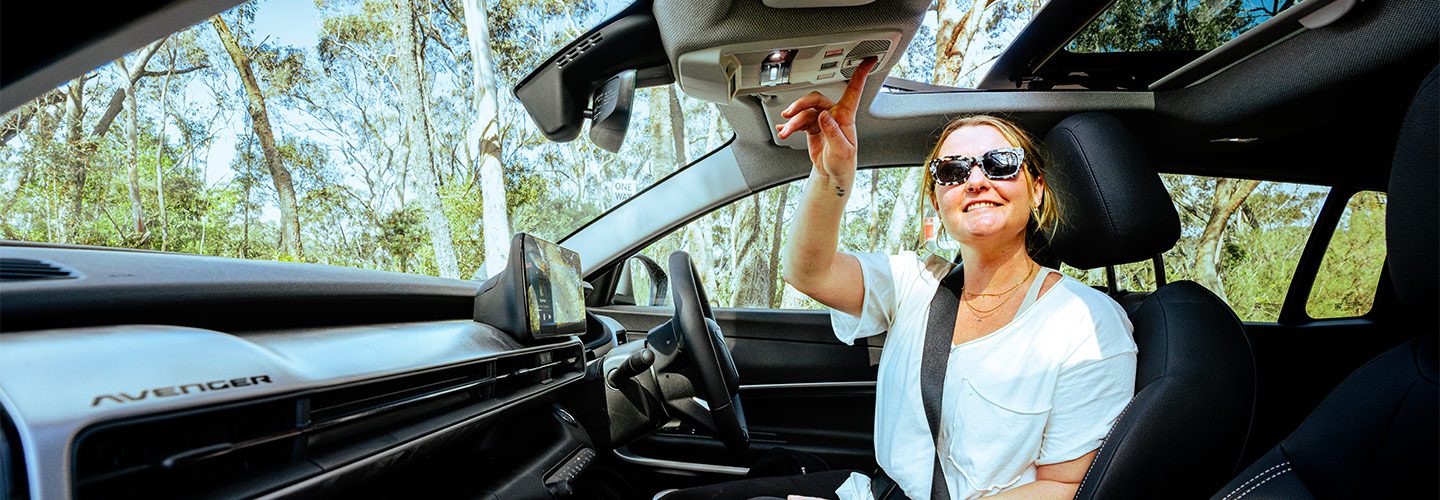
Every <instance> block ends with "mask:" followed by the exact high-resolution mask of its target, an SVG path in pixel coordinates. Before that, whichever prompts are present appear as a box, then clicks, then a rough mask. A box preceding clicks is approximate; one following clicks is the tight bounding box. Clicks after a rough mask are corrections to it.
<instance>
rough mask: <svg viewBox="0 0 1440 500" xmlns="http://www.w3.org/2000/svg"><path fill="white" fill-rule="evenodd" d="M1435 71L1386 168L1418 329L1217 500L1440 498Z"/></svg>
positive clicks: (1439, 159)
mask: <svg viewBox="0 0 1440 500" xmlns="http://www.w3.org/2000/svg"><path fill="white" fill-rule="evenodd" d="M1437 75H1440V68H1437V69H1435V70H1432V71H1431V72H1430V75H1429V76H1428V77H1427V78H1426V79H1425V81H1424V82H1422V83H1421V85H1420V90H1419V92H1417V93H1416V96H1415V99H1414V101H1413V102H1411V104H1410V110H1409V112H1408V113H1407V114H1406V115H1405V121H1404V123H1403V124H1402V125H1401V128H1400V137H1399V141H1398V143H1397V144H1396V147H1395V158H1394V161H1393V163H1392V165H1391V167H1390V186H1389V188H1388V189H1387V191H1388V206H1387V207H1386V216H1385V226H1386V228H1385V243H1386V264H1387V267H1388V268H1389V269H1390V270H1391V281H1392V282H1393V284H1394V286H1395V294H1396V296H1397V297H1399V299H1400V302H1401V304H1402V305H1403V312H1402V314H1400V315H1399V317H1397V318H1395V320H1393V321H1391V322H1390V324H1389V325H1388V326H1389V327H1391V328H1403V329H1405V330H1406V331H1413V332H1415V333H1416V334H1418V335H1419V337H1418V338H1415V339H1414V340H1411V341H1409V342H1405V343H1403V344H1401V345H1400V346H1398V347H1395V348H1393V349H1391V350H1389V351H1387V352H1385V353H1384V354H1381V355H1380V356H1378V357H1376V358H1375V359H1373V360H1371V361H1370V362H1369V363H1366V364H1365V366H1362V367H1360V369H1359V370H1356V371H1355V373H1353V374H1351V375H1350V377H1348V378H1346V379H1345V381H1343V382H1341V383H1340V385H1339V386H1336V387H1335V390H1334V391H1333V392H1331V393H1330V395H1329V396H1326V398H1325V400H1324V401H1321V402H1320V405H1319V406H1317V407H1316V408H1315V411H1314V412H1312V413H1311V414H1310V416H1308V417H1306V418H1305V421H1304V422H1301V423H1300V426H1299V427H1298V428H1296V429H1295V432H1294V433H1292V434H1290V436H1288V437H1286V438H1285V439H1284V440H1282V441H1280V444H1279V445H1277V446H1275V448H1273V449H1271V450H1270V452H1269V453H1266V454H1265V455H1264V456H1262V457H1260V459H1259V460H1258V461H1256V462H1255V463H1254V464H1252V465H1250V467H1249V468H1247V469H1246V470H1245V471H1244V472H1242V473H1240V475H1238V476H1237V477H1235V478H1234V479H1233V480H1231V481H1230V484H1228V485H1226V486H1225V487H1224V488H1222V489H1220V490H1219V492H1218V493H1216V494H1215V496H1214V497H1213V498H1215V499H1224V500H1233V499H1236V498H1239V497H1244V496H1250V495H1253V496H1254V497H1262V498H1316V497H1321V496H1323V497H1329V498H1436V497H1440V480H1437V476H1440V385H1437V382H1436V380H1437V378H1440V377H1437V349H1440V348H1437V341H1436V335H1437V331H1436V330H1437V318H1436V311H1440V300H1437V297H1440V293H1437V290H1440V286H1437V282H1440V272H1437V271H1436V264H1437V262H1436V260H1437V259H1436V257H1435V251H1436V249H1437V248H1440V223H1437V217H1440V204H1437V199H1440V181H1437V175H1436V173H1437V171H1440V145H1437V141H1440V82H1437V79H1440V76H1437Z"/></svg>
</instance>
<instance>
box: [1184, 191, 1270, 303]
mask: <svg viewBox="0 0 1440 500" xmlns="http://www.w3.org/2000/svg"><path fill="white" fill-rule="evenodd" d="M1259 185H1260V181H1254V180H1243V179H1219V180H1217V181H1216V182H1215V197H1214V198H1213V200H1212V202H1211V205H1210V207H1211V210H1210V219H1209V220H1208V221H1206V222H1205V231H1204V232H1202V233H1200V240H1199V242H1198V243H1197V251H1196V252H1195V281H1197V282H1199V283H1200V284H1201V285H1204V286H1205V288H1209V289H1210V291H1212V292H1215V295H1219V296H1220V298H1221V299H1222V300H1225V301H1226V302H1229V301H1230V300H1229V298H1227V297H1226V296H1225V286H1224V284H1223V283H1221V281H1220V248H1221V245H1220V242H1221V238H1222V237H1223V236H1224V235H1225V226H1226V225H1227V224H1229V221H1230V216H1231V215H1232V214H1234V213H1235V210H1237V209H1239V208H1240V204H1242V203H1244V202H1245V199H1246V198H1248V197H1249V196H1250V193H1251V192H1253V191H1255V187H1256V186H1259Z"/></svg>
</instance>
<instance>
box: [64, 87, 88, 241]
mask: <svg viewBox="0 0 1440 500" xmlns="http://www.w3.org/2000/svg"><path fill="white" fill-rule="evenodd" d="M66 94H67V95H68V98H67V99H66V101H67V111H66V114H65V119H66V125H65V144H66V145H67V146H69V149H68V151H69V155H68V156H69V158H67V160H68V163H69V164H70V174H71V175H72V176H73V179H74V180H73V182H72V184H71V189H74V192H72V193H71V196H72V197H71V200H70V231H68V233H69V235H70V240H71V241H74V240H75V239H76V237H77V236H79V233H80V226H81V217H80V212H81V209H82V208H83V207H84V203H85V170H86V168H85V167H86V163H88V162H87V161H85V158H86V157H88V156H90V155H89V154H88V153H87V152H86V149H88V147H87V145H86V144H85V137H84V136H83V135H81V132H80V126H81V125H82V124H83V122H84V121H85V75H80V77H79V78H76V79H74V80H71V81H70V87H69V88H68V89H67V91H66Z"/></svg>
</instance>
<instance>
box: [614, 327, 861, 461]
mask: <svg viewBox="0 0 1440 500" xmlns="http://www.w3.org/2000/svg"><path fill="white" fill-rule="evenodd" d="M591 311H593V312H595V313H596V314H600V315H603V316H608V317H611V318H614V319H615V320H616V321H619V322H620V324H622V325H624V326H625V329H626V331H627V336H628V337H629V338H630V339H631V341H634V340H639V339H642V338H643V337H644V335H645V332H646V331H648V330H649V329H650V328H654V327H655V326H657V325H659V324H661V323H663V322H665V321H667V320H669V319H670V317H671V315H672V314H673V312H674V310H673V309H672V308H670V307H647V306H608V307H596V308H591ZM714 311H715V320H716V323H718V324H719V325H720V328H721V331H722V332H723V333H724V335H725V340H726V343H727V344H728V345H729V346H730V351H731V355H732V357H733V358H734V360H735V365H736V368H737V370H738V371H739V373H740V383H741V389H740V399H741V402H742V404H743V405H744V410H745V419H746V421H747V424H748V426H749V429H750V434H751V446H750V449H749V450H746V451H745V452H744V453H734V452H731V451H729V450H726V449H725V447H724V446H723V445H722V444H721V443H720V442H719V441H717V440H714V439H711V438H709V437H706V436H702V435H699V434H698V433H696V432H695V431H694V430H693V429H691V428H689V427H688V426H683V425H679V424H672V425H671V426H667V427H666V428H665V429H662V430H660V431H659V432H656V433H655V434H653V435H651V436H647V437H645V438H642V439H640V440H638V441H636V442H634V443H631V444H630V445H629V446H627V447H626V450H623V453H626V454H629V455H631V456H636V457H644V458H648V459H659V460H668V461H674V462H685V463H698V464H710V465H723V466H732V467H749V466H750V465H752V464H754V462H755V460H756V458H758V457H759V456H760V455H762V454H764V453H765V452H766V451H768V450H770V449H772V448H776V447H783V448H786V449H789V450H793V451H800V452H805V453H813V454H815V455H817V456H819V457H821V458H822V459H824V460H825V461H826V463H827V464H828V465H829V466H830V467H831V468H832V469H841V468H843V469H858V470H871V469H873V468H874V467H875V459H874V444H873V442H874V441H873V439H874V436H873V432H874V421H875V375H876V366H875V364H873V363H872V360H876V361H878V360H879V348H878V347H870V346H868V345H866V343H864V342H859V343H857V345H854V346H848V345H845V344H843V343H841V342H840V341H839V340H837V339H836V338H835V335H834V333H833V331H832V330H831V328H830V316H829V312H828V311H804V310H770V309H725V308H716V309H715V310H714ZM872 354H873V355H872ZM629 466H630V467H633V468H634V469H638V471H636V472H637V473H642V474H670V475H672V476H673V474H674V472H673V471H668V472H667V471H664V470H662V469H664V468H663V467H655V466H648V465H640V464H635V463H630V464H629ZM691 473H692V474H700V475H701V476H716V477H710V478H708V479H707V480H710V481H716V480H724V479H725V477H723V475H714V474H707V473H704V472H700V473H695V472H691ZM670 479H671V480H673V479H674V478H673V477H671V478H670ZM701 483H703V481H697V483H695V484H701Z"/></svg>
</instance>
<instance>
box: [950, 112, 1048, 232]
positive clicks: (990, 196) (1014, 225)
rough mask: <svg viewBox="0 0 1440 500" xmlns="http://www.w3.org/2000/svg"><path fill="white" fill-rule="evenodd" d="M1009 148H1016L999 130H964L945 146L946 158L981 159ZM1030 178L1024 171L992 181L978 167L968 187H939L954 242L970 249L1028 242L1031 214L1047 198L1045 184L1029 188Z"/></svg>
mask: <svg viewBox="0 0 1440 500" xmlns="http://www.w3.org/2000/svg"><path fill="white" fill-rule="evenodd" d="M1009 147H1015V145H1013V144H1010V142H1009V141H1007V140H1005V136H1004V135H1001V134H1000V131H999V130H997V129H996V128H995V127H991V126H988V125H977V126H969V127H961V128H959V129H956V130H955V131H954V132H951V133H950V135H949V136H946V137H945V142H944V143H942V144H941V145H940V156H951V155H961V156H971V157H975V156H981V155H983V154H985V152H987V151H990V150H992V149H998V148H1009ZM1027 160H1028V159H1027ZM1028 175H1029V174H1028V173H1025V172H1024V171H1023V170H1022V173H1021V174H1020V175H1018V176H1016V177H1015V178H1013V179H1002V180H992V179H989V178H987V177H985V173H984V172H983V171H982V170H981V169H980V168H979V167H976V168H972V169H970V177H969V179H967V180H966V181H965V182H964V183H961V184H956V185H954V186H941V185H938V184H937V185H935V197H936V202H937V203H938V204H939V207H937V209H938V211H939V212H940V214H941V219H942V220H943V221H944V222H945V229H946V231H947V232H948V233H949V234H950V237H952V238H955V241H958V242H960V243H961V244H965V245H974V244H976V243H981V242H984V241H987V240H992V241H993V240H1003V239H1006V238H1015V237H1017V236H1019V237H1022V238H1023V236H1024V234H1025V224H1026V223H1027V222H1028V221H1029V219H1030V209H1031V208H1032V207H1033V206H1034V204H1035V202H1039V201H1042V200H1041V196H1042V192H1043V191H1042V189H1043V180H1042V179H1037V180H1036V181H1035V182H1034V183H1033V186H1030V187H1027V186H1026V182H1025V179H1026V177H1027V176H1028ZM1032 200H1034V201H1032ZM1022 241H1023V239H1022Z"/></svg>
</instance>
